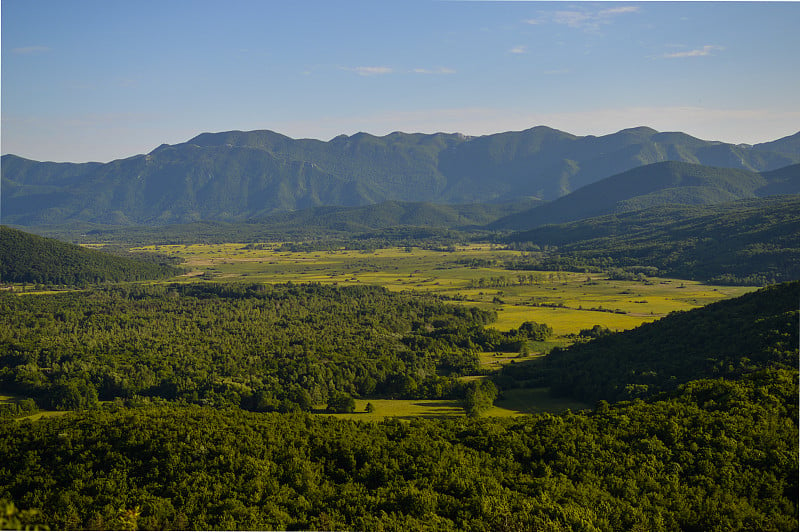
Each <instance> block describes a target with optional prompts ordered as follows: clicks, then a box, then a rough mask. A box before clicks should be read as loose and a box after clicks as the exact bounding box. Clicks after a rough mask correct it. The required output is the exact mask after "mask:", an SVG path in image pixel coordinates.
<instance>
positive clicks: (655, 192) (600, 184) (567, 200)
mask: <svg viewBox="0 0 800 532" xmlns="http://www.w3.org/2000/svg"><path fill="white" fill-rule="evenodd" d="M779 194H800V165H791V166H788V167H785V168H781V169H778V170H775V171H772V172H765V173H763V174H758V173H755V172H749V171H745V170H736V169H731V168H717V167H711V166H703V165H698V164H691V163H682V162H674V161H667V162H661V163H654V164H649V165H645V166H640V167H638V168H634V169H632V170H628V171H627V172H623V173H621V174H618V175H615V176H611V177H608V178H606V179H603V180H600V181H597V182H595V183H592V184H590V185H587V186H585V187H583V188H580V189H578V190H576V191H574V192H572V193H570V194H568V195H566V196H563V197H561V198H559V199H557V200H555V201H552V202H549V203H546V204H544V205H541V206H536V207H533V208H532V209H531V210H529V211H524V212H520V213H515V214H511V215H510V216H508V217H506V218H501V219H500V220H497V221H496V222H493V223H492V224H490V227H491V228H493V229H510V230H517V231H524V230H527V229H533V228H534V227H538V226H541V225H546V224H558V223H563V222H569V221H574V220H582V219H584V218H592V217H595V216H602V215H604V214H613V213H623V212H628V211H636V210H640V209H646V208H648V207H654V206H657V205H670V204H681V205H713V204H718V203H727V202H731V201H736V200H740V199H747V198H756V197H763V196H771V195H779Z"/></svg>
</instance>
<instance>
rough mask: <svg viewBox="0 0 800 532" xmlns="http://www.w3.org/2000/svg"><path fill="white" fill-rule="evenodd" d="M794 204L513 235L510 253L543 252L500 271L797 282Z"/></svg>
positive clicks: (656, 213) (638, 216)
mask: <svg viewBox="0 0 800 532" xmlns="http://www.w3.org/2000/svg"><path fill="white" fill-rule="evenodd" d="M798 227H800V196H799V195H786V196H777V197H770V198H763V199H758V200H747V201H739V202H733V203H726V204H722V205H711V206H703V207H688V206H665V207H657V208H652V209H646V210H641V211H636V212H632V213H623V214H617V215H609V216H602V217H598V218H590V219H587V220H582V221H580V222H572V223H566V224H560V225H552V226H544V227H540V228H538V229H534V230H532V231H527V232H524V233H516V234H514V235H512V236H510V237H508V238H507V239H505V242H507V243H508V244H509V246H510V247H511V248H512V249H521V250H533V251H542V252H541V253H537V254H536V256H534V257H531V258H530V259H529V260H527V261H516V262H514V263H513V264H511V263H509V264H507V265H506V266H507V267H510V268H514V269H529V270H545V271H546V270H570V271H594V272H597V271H607V270H609V269H613V268H617V269H623V270H626V271H628V272H630V273H632V274H636V273H637V272H640V271H641V268H642V267H647V268H648V269H649V273H647V274H648V275H658V276H661V277H678V278H681V279H695V280H701V281H707V282H710V283H716V284H741V285H761V286H763V285H767V284H774V283H779V282H784V281H791V280H795V279H800V231H799V230H798Z"/></svg>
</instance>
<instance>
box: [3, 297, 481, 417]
mask: <svg viewBox="0 0 800 532" xmlns="http://www.w3.org/2000/svg"><path fill="white" fill-rule="evenodd" d="M491 319H493V315H492V314H490V313H487V312H484V311H480V310H478V309H470V308H466V307H461V306H450V305H445V304H444V303H441V302H439V301H437V300H435V299H433V298H430V299H426V298H420V297H411V296H408V295H398V294H392V293H390V292H389V291H387V290H385V289H382V288H377V287H370V286H363V287H346V288H336V287H332V286H322V285H302V286H296V285H283V286H274V287H272V286H264V285H233V284H220V285H215V284H188V285H171V286H153V287H113V288H108V289H105V290H96V291H93V292H80V293H76V292H73V293H62V294H55V295H45V296H37V297H25V298H21V297H18V296H14V295H10V294H6V295H4V296H0V379H2V381H0V383H1V384H0V386H2V387H3V388H5V389H8V390H11V391H15V392H18V393H20V394H23V395H30V396H34V397H37V398H38V400H39V401H40V403H41V404H43V405H47V406H50V407H52V408H57V409H67V410H68V409H74V408H87V407H90V406H91V405H92V404H94V403H96V402H97V399H98V396H99V398H100V399H102V400H110V399H114V398H116V397H121V398H131V397H133V396H134V395H137V394H139V395H149V396H158V397H162V398H165V399H169V400H183V401H189V402H196V403H201V404H209V405H233V406H240V407H242V408H246V409H249V410H255V411H269V410H279V411H290V410H294V409H298V408H299V409H302V410H310V409H311V407H312V405H313V404H324V403H325V402H326V401H328V400H329V398H330V397H332V396H336V395H337V394H339V395H340V394H342V393H346V394H349V395H352V396H359V395H360V396H369V395H373V396H374V395H385V396H391V397H443V396H447V397H449V396H453V395H459V394H460V393H461V392H460V386H459V385H458V383H457V382H456V381H455V380H454V378H453V377H455V376H458V375H462V374H469V373H473V372H475V371H476V370H477V366H478V362H477V356H476V354H475V350H474V345H473V344H470V343H469V342H468V341H467V339H466V337H455V336H452V335H451V334H449V332H448V331H449V330H450V329H447V328H445V327H449V328H452V329H455V330H462V331H471V330H472V329H473V328H476V330H480V329H481V328H482V325H483V324H485V323H487V322H488V321H489V320H491ZM445 333H447V334H445Z"/></svg>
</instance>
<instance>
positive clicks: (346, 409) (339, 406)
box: [326, 393, 356, 414]
mask: <svg viewBox="0 0 800 532" xmlns="http://www.w3.org/2000/svg"><path fill="white" fill-rule="evenodd" d="M326 410H327V411H328V412H332V413H334V414H350V413H352V412H355V410H356V400H355V399H353V398H352V397H350V396H349V395H348V394H345V393H343V394H338V395H334V396H333V397H331V398H330V399H328V408H327V409H326Z"/></svg>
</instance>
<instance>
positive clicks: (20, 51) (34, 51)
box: [11, 46, 50, 55]
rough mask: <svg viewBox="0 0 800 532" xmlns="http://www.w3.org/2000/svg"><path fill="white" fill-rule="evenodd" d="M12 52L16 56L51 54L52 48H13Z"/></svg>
mask: <svg viewBox="0 0 800 532" xmlns="http://www.w3.org/2000/svg"><path fill="white" fill-rule="evenodd" d="M11 51H12V52H13V53H15V54H20V55H30V54H43V53H46V52H49V51H50V48H49V47H47V46H23V47H21V48H13V49H12V50H11Z"/></svg>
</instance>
